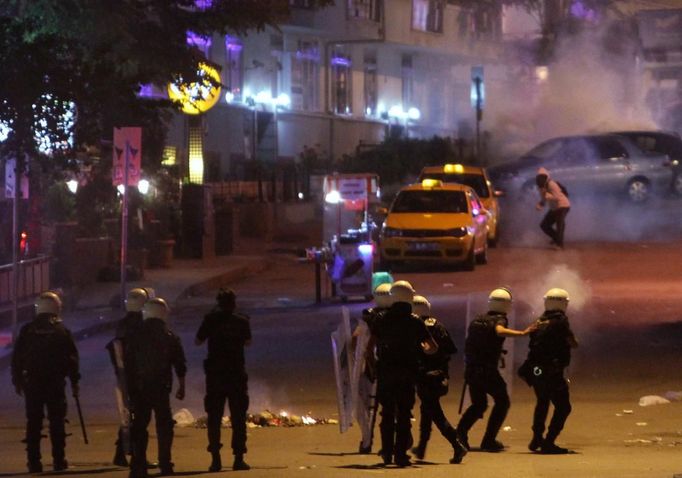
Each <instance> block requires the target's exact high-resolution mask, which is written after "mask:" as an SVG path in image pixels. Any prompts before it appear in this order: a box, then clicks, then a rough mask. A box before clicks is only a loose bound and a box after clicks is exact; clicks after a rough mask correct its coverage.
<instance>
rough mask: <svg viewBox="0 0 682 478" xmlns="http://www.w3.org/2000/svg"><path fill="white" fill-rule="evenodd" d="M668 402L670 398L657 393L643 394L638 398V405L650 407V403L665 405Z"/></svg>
mask: <svg viewBox="0 0 682 478" xmlns="http://www.w3.org/2000/svg"><path fill="white" fill-rule="evenodd" d="M667 403H670V400H668V399H667V398H663V397H661V396H659V395H645V396H643V397H642V398H640V399H639V406H640V407H650V406H652V405H665V404H667Z"/></svg>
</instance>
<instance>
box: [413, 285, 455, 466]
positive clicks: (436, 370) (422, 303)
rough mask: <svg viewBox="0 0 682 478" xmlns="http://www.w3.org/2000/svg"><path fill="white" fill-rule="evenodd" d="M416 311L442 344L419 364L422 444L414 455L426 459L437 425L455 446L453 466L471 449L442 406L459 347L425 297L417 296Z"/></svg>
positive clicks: (424, 355)
mask: <svg viewBox="0 0 682 478" xmlns="http://www.w3.org/2000/svg"><path fill="white" fill-rule="evenodd" d="M412 312H413V313H414V314H415V315H417V316H418V317H419V318H420V319H422V320H423V321H424V324H425V325H426V328H427V329H428V331H429V333H430V334H431V337H433V340H435V342H436V343H437V344H438V351H437V352H436V353H435V354H431V355H428V354H426V353H423V354H422V356H421V360H420V364H419V375H418V378H417V395H418V396H419V400H421V405H420V412H421V418H420V421H419V443H418V444H417V446H416V447H414V448H413V449H412V452H413V453H414V455H415V456H416V457H417V458H419V459H420V460H421V459H423V458H424V455H425V454H426V445H427V443H428V442H429V438H430V437H431V424H432V423H435V424H436V427H438V430H439V431H440V433H441V434H442V435H443V437H445V439H446V440H447V441H449V442H450V444H451V445H452V448H453V452H454V454H453V457H452V459H451V460H450V463H456V464H459V463H461V462H462V458H464V456H465V455H466V454H467V449H466V448H465V447H464V445H462V444H461V443H460V442H459V439H458V438H457V430H456V429H455V427H453V426H452V425H451V424H450V422H449V421H448V419H447V417H446V416H445V413H444V412H443V408H442V407H441V404H440V397H442V396H444V395H446V394H447V393H448V385H449V383H448V382H449V380H450V373H449V367H448V362H450V356H451V355H453V354H455V353H457V347H455V344H454V343H453V342H452V338H450V334H449V333H448V331H447V329H446V328H445V326H444V325H443V324H442V323H440V322H439V321H438V320H436V318H435V317H433V316H432V315H431V304H430V303H429V301H428V300H427V299H426V298H425V297H422V296H420V295H416V296H414V300H413V302H412Z"/></svg>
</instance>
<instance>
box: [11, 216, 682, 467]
mask: <svg viewBox="0 0 682 478" xmlns="http://www.w3.org/2000/svg"><path fill="white" fill-rule="evenodd" d="M572 213H573V211H572ZM569 237H571V236H569ZM534 240H536V241H537V242H538V244H539V243H541V242H543V241H542V240H541V239H540V238H537V237H536V238H535V239H534ZM681 246H682V240H680V238H679V237H678V236H676V235H675V234H669V235H668V237H667V238H666V240H665V241H663V240H660V238H659V241H658V242H653V241H647V242H631V243H629V242H585V241H578V240H577V238H575V237H574V239H573V240H571V241H569V243H568V247H567V249H566V250H565V251H561V252H557V251H554V250H551V249H547V248H543V247H539V246H538V245H536V246H533V247H508V246H505V245H504V244H503V245H502V246H501V247H500V248H498V249H492V250H491V251H490V262H489V264H488V265H485V266H480V267H477V269H476V270H475V271H474V272H463V271H455V270H427V271H424V270H416V269H414V270H413V269H407V270H403V271H399V272H397V273H396V274H395V277H396V278H400V279H407V280H409V281H411V282H412V283H413V284H414V285H415V287H416V288H417V290H418V292H419V293H420V294H422V295H425V296H426V297H428V298H429V300H430V301H431V302H432V304H433V310H434V313H435V315H436V316H437V317H439V318H440V319H441V320H442V321H443V322H444V323H445V325H446V326H447V327H448V329H449V330H450V332H451V334H452V335H453V337H454V340H455V343H456V345H457V346H458V347H460V349H461V348H462V347H463V341H464V331H465V324H466V320H467V316H471V315H472V314H473V313H476V312H477V311H479V310H483V308H484V307H485V295H486V293H487V292H488V291H489V290H490V289H491V288H494V287H496V286H498V285H506V286H508V287H511V289H512V291H513V292H514V298H515V304H516V308H515V317H514V319H515V323H516V325H517V326H518V327H522V326H523V324H525V323H527V322H529V321H530V320H532V319H533V317H534V316H535V315H536V314H538V313H540V312H541V297H542V294H543V293H544V292H545V291H546V290H547V289H549V288H551V287H564V288H566V289H568V290H569V292H570V293H571V297H572V300H571V305H570V308H569V315H570V317H571V321H572V323H573V327H574V329H575V332H576V335H577V336H578V339H579V341H580V347H579V348H578V349H577V350H576V351H575V354H574V360H573V364H572V366H571V368H570V378H571V387H572V388H571V393H572V400H573V405H574V406H573V414H572V415H571V416H570V417H569V419H568V422H567V426H566V429H565V431H564V433H562V435H561V436H560V438H559V443H560V444H561V445H563V446H568V447H569V448H571V449H573V450H575V451H576V454H573V455H568V456H537V455H533V454H531V453H529V452H528V451H527V450H526V448H525V447H526V444H527V442H528V440H529V439H530V436H531V433H530V421H531V416H532V406H533V397H532V393H531V391H530V389H528V387H526V386H525V384H523V383H522V382H520V381H518V380H516V379H515V378H512V380H511V382H510V389H511V394H512V409H511V411H510V414H509V417H508V419H507V422H506V423H505V425H506V427H507V428H506V429H505V431H503V432H501V436H500V438H501V439H502V441H503V442H504V443H505V444H507V445H508V446H509V448H508V450H507V451H506V452H504V453H500V454H486V453H476V452H474V453H471V454H469V455H468V456H467V457H466V458H465V460H464V463H463V464H462V465H459V466H456V465H449V464H447V460H448V459H449V457H450V451H449V450H448V446H447V444H446V442H445V440H443V439H442V438H441V437H439V436H438V433H437V431H434V435H433V437H432V440H431V443H430V445H429V449H428V452H427V460H428V462H427V463H423V464H420V465H419V474H420V475H421V476H431V477H439V476H451V475H452V474H453V473H456V474H457V475H459V476H466V477H474V478H475V477H490V476H505V477H568V476H579V477H668V478H670V477H672V476H673V474H675V473H682V460H680V450H679V449H678V447H680V446H682V402H672V403H670V404H666V405H658V406H653V407H640V406H638V401H639V399H640V397H642V396H645V395H663V394H665V393H666V392H669V391H680V390H682V380H681V379H680V375H679V370H680V368H681V366H682V357H681V356H680V349H681V348H682V345H680V344H681V343H682V341H681V340H680V339H681V338H682V314H681V313H680V309H679V303H680V291H681V290H682V280H681V275H682V271H681V269H680V248H681ZM313 277H314V274H313V268H312V266H311V265H308V264H301V263H298V262H296V260H295V258H293V257H292V256H284V255H280V256H274V257H273V262H272V266H271V268H270V269H269V270H268V271H266V272H265V273H263V274H261V275H260V276H259V277H252V278H250V279H247V280H244V281H242V282H240V283H237V284H234V288H235V289H236V291H237V293H238V295H239V298H238V301H239V305H240V307H242V308H243V310H244V311H246V312H247V313H249V314H250V315H251V317H252V329H253V335H254V340H253V345H252V346H251V347H250V348H249V350H248V352H247V364H248V365H247V366H248V372H249V376H250V381H249V387H250V395H251V407H250V411H251V412H252V413H257V412H260V411H262V410H265V409H268V410H272V411H274V412H278V411H281V410H286V411H287V412H289V413H295V414H299V415H300V414H307V413H309V414H311V415H312V416H314V417H318V418H335V417H336V413H337V411H336V401H335V389H334V380H333V369H332V362H331V347H330V338H329V334H330V332H331V331H332V330H333V329H334V328H335V327H336V326H337V324H338V322H339V320H340V305H341V304H339V303H336V302H334V301H332V300H328V301H327V303H326V304H324V305H322V306H319V307H316V306H313V305H311V302H312V300H313V299H314V286H313ZM212 303H213V298H212V297H210V296H203V297H194V298H190V299H187V300H186V301H184V302H183V303H182V304H181V305H180V307H178V308H177V309H176V310H175V311H174V316H173V327H174V329H175V330H176V331H177V332H178V333H180V335H181V337H182V340H183V343H184V346H185V350H186V352H187V357H188V361H189V365H190V372H189V376H188V396H187V398H186V399H185V401H184V402H179V401H177V400H175V399H173V407H174V409H175V410H178V409H180V408H181V407H185V408H187V409H189V410H190V411H191V412H192V413H193V414H194V415H195V416H201V415H202V414H203V412H202V408H203V407H202V399H203V397H202V395H203V375H202V372H201V360H202V359H203V357H204V354H205V350H204V349H203V348H199V347H195V346H194V345H193V344H192V337H193V335H194V333H195V332H196V328H197V327H198V325H199V322H200V320H201V316H202V315H203V313H205V312H206V311H207V310H208V309H209V308H210V307H211V305H212ZM366 305H367V304H365V303H362V302H355V303H354V302H351V303H350V304H348V307H349V308H350V310H351V315H352V316H353V317H357V316H359V313H360V311H361V309H362V308H363V307H365V306H366ZM108 339H109V338H108V337H104V336H97V337H92V338H90V339H87V340H85V341H82V342H80V343H79V349H80V352H81V356H82V374H83V382H82V385H81V390H82V402H83V404H84V412H85V416H86V419H87V421H88V426H89V432H90V438H91V444H90V445H87V446H85V445H83V444H82V441H81V440H80V431H79V429H78V428H77V422H76V417H75V414H73V413H71V415H72V416H71V417H70V419H71V424H70V426H69V428H70V430H71V431H72V433H73V436H71V437H70V438H69V442H68V448H67V456H68V458H69V459H70V462H71V464H72V467H71V468H70V470H69V472H68V473H71V474H78V475H81V476H102V477H108V476H112V477H113V476H125V470H120V469H116V468H114V467H111V466H110V465H109V464H108V461H109V460H110V459H111V457H112V455H113V443H114V440H115V432H116V425H115V424H116V420H117V417H116V412H115V408H114V399H113V392H112V389H113V377H112V375H111V373H110V365H109V363H108V358H107V356H106V353H105V351H104V344H105V343H106V341H107V340H108ZM507 342H508V348H509V349H510V354H509V355H508V356H507V363H508V364H509V367H508V369H509V371H512V370H513V369H515V367H516V365H518V363H520V361H522V360H523V356H524V354H525V349H526V347H527V341H526V339H518V340H516V341H515V342H511V341H510V340H509V339H508V340H507ZM511 364H515V365H514V366H513V367H512V366H511ZM452 369H453V370H452V376H453V379H452V384H453V385H452V388H451V391H450V394H449V395H448V396H447V397H446V398H445V399H444V404H445V410H446V413H447V415H448V416H449V417H451V420H452V421H454V422H456V420H457V401H458V398H459V391H460V386H461V377H462V363H461V354H459V355H457V356H455V357H454V359H453V366H452ZM0 380H1V381H2V383H4V384H5V386H4V387H0V430H1V432H0V456H2V457H3V459H2V460H1V461H0V476H11V475H13V474H18V473H22V472H23V470H24V469H25V468H24V462H25V459H24V454H23V453H24V452H23V445H22V444H21V443H20V440H21V438H23V430H22V426H23V408H22V402H21V399H19V398H18V397H16V396H15V395H13V393H12V390H11V387H10V386H9V383H10V382H9V373H8V371H7V370H3V371H1V372H0ZM624 410H631V411H632V413H629V412H624ZM72 411H73V410H72ZM417 411H418V410H417V409H415V414H416V413H417ZM482 428H483V426H482V425H481V424H480V423H479V424H477V425H476V426H475V427H474V429H473V430H472V432H471V437H470V438H471V439H470V441H471V443H472V444H474V445H475V444H476V443H477V441H478V440H479V439H480V436H481V434H482ZM176 432H177V433H176V441H175V446H174V453H175V456H174V461H175V463H176V470H177V471H178V472H180V473H181V474H182V475H186V476H193V475H195V474H199V473H201V472H204V471H205V469H206V468H207V466H208V464H209V459H208V458H209V455H208V453H206V452H205V446H206V441H205V430H200V429H194V428H177V429H176ZM229 433H230V431H229V430H224V434H225V435H226V437H225V438H224V440H223V441H224V442H225V443H226V444H227V443H229ZM358 441H359V432H358V431H357V430H351V431H350V432H348V433H346V434H344V435H341V434H339V432H338V427H337V426H335V425H316V426H310V427H296V428H274V427H271V428H259V429H251V430H250V431H249V453H248V456H247V461H249V462H250V463H251V465H253V466H254V469H253V470H252V471H251V472H249V476H268V477H277V476H282V477H289V476H310V477H318V476H319V477H348V476H365V475H369V474H371V475H376V474H381V475H387V476H393V475H396V476H397V475H401V476H413V475H414V473H415V471H414V469H412V470H397V469H382V468H379V467H376V466H375V465H376V464H377V463H378V461H379V460H378V459H377V457H376V456H372V455H369V456H368V455H358V454H355V453H354V452H355V451H356V450H357V445H358ZM150 447H151V448H152V454H153V450H154V445H153V440H152V445H150ZM376 448H377V446H376V445H375V449H376ZM43 450H44V452H45V454H46V455H47V457H46V458H45V460H44V462H45V464H46V469H49V462H50V460H49V453H47V450H48V448H47V447H46V444H44V445H43ZM223 456H224V462H225V464H226V465H229V464H230V457H229V447H226V448H225V449H224V453H223ZM226 471H227V470H226Z"/></svg>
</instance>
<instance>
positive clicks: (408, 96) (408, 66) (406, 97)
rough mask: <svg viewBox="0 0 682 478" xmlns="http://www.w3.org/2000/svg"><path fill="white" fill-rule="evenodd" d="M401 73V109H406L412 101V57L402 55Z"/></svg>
mask: <svg viewBox="0 0 682 478" xmlns="http://www.w3.org/2000/svg"><path fill="white" fill-rule="evenodd" d="M401 71H402V74H401V76H402V93H403V108H404V109H407V108H408V107H409V106H410V105H411V104H412V100H413V99H414V69H413V68H412V55H408V54H406V55H403V58H402V70H401Z"/></svg>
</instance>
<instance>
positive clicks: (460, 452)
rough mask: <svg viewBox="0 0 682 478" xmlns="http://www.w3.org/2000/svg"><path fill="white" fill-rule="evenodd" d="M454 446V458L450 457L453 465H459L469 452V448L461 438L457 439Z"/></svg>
mask: <svg viewBox="0 0 682 478" xmlns="http://www.w3.org/2000/svg"><path fill="white" fill-rule="evenodd" d="M452 447H453V449H454V454H453V456H452V458H450V463H452V464H453V465H459V464H460V463H462V460H463V459H464V457H465V456H466V454H467V453H468V452H469V449H468V448H467V447H465V446H464V444H463V443H462V442H460V441H459V439H455V443H454V445H453V446H452Z"/></svg>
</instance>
